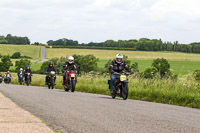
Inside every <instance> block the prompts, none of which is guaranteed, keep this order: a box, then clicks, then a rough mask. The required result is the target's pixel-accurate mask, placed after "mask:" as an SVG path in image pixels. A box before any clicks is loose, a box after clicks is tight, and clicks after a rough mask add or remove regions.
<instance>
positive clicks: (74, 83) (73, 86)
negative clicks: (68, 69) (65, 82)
mask: <svg viewBox="0 0 200 133" xmlns="http://www.w3.org/2000/svg"><path fill="white" fill-rule="evenodd" d="M75 87H76V81H75V80H74V79H72V80H71V92H74V91H75Z"/></svg>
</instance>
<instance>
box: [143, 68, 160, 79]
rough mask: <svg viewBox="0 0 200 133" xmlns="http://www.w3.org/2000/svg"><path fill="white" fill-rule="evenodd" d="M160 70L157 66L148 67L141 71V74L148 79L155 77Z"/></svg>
mask: <svg viewBox="0 0 200 133" xmlns="http://www.w3.org/2000/svg"><path fill="white" fill-rule="evenodd" d="M157 72H158V70H157V69H156V68H155V67H151V68H146V69H145V71H144V72H142V73H141V76H142V77H144V78H146V79H153V78H155V77H156V75H157Z"/></svg>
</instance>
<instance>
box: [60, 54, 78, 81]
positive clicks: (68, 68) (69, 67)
mask: <svg viewBox="0 0 200 133" xmlns="http://www.w3.org/2000/svg"><path fill="white" fill-rule="evenodd" d="M72 70H73V71H75V72H76V73H77V65H76V63H75V62H74V57H73V56H70V57H69V58H68V61H67V62H65V64H64V65H63V71H64V73H63V85H64V84H65V83H66V82H65V79H66V75H67V72H69V71H72ZM67 79H69V75H67Z"/></svg>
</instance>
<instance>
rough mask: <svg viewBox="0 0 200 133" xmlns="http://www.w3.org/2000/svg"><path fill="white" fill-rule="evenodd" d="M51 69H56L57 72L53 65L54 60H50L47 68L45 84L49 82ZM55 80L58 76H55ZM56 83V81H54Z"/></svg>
mask: <svg viewBox="0 0 200 133" xmlns="http://www.w3.org/2000/svg"><path fill="white" fill-rule="evenodd" d="M51 71H54V72H55V73H57V71H56V69H55V67H54V66H53V62H52V61H50V62H49V66H48V67H47V68H46V74H47V75H46V81H45V85H47V84H48V83H49V73H50V72H51ZM54 80H56V76H55V79H54ZM54 83H55V81H54Z"/></svg>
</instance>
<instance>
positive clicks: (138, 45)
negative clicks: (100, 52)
mask: <svg viewBox="0 0 200 133" xmlns="http://www.w3.org/2000/svg"><path fill="white" fill-rule="evenodd" d="M47 44H48V45H49V46H55V47H59V46H61V47H77V48H79V47H80V48H83V47H85V48H88V47H89V48H93V49H107V48H108V49H113V50H115V49H122V50H137V51H174V52H184V53H200V42H195V43H191V44H180V43H179V42H178V41H176V42H163V41H162V40H161V39H148V38H141V39H139V40H136V39H131V40H118V41H114V40H107V41H105V42H90V43H81V44H80V43H79V42H78V41H74V40H69V39H66V38H63V39H58V40H55V41H53V40H49V41H48V42H47Z"/></svg>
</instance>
